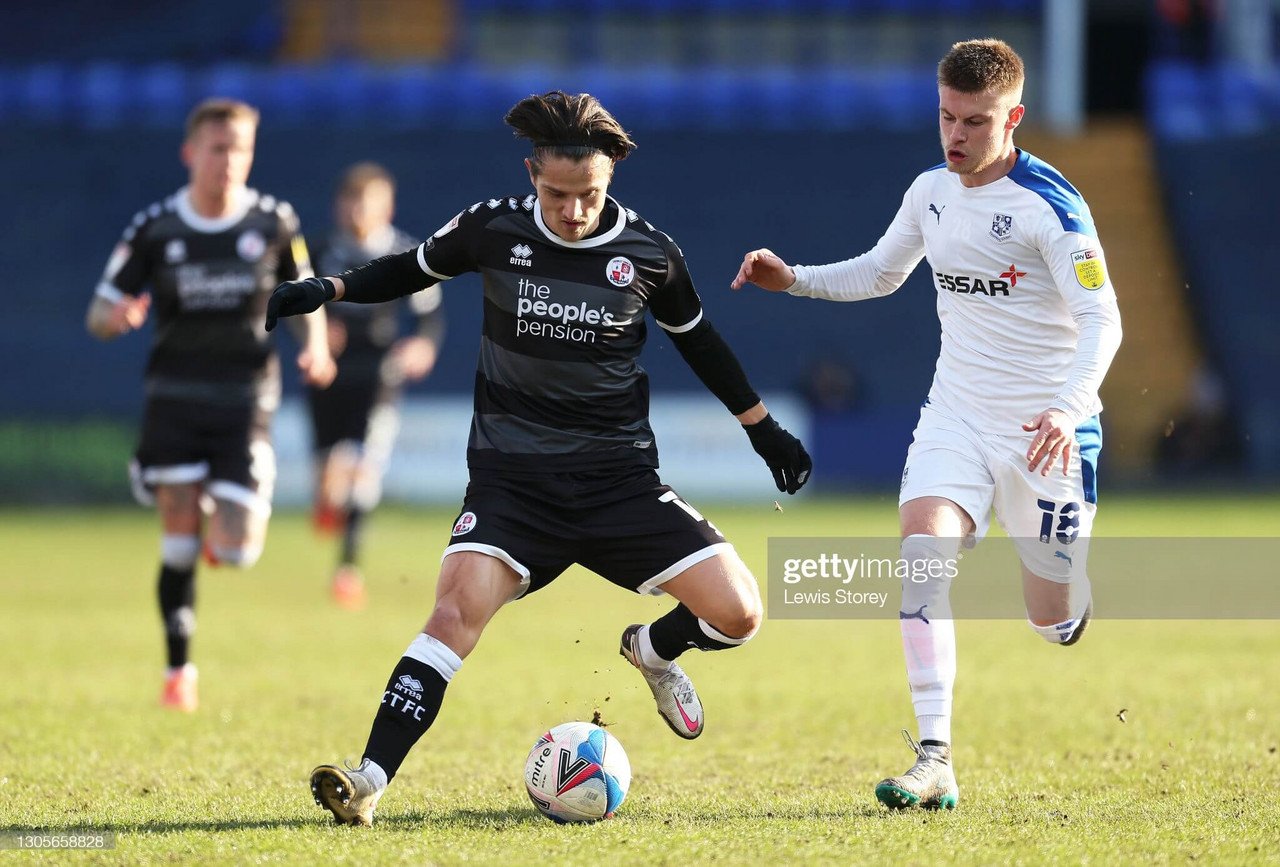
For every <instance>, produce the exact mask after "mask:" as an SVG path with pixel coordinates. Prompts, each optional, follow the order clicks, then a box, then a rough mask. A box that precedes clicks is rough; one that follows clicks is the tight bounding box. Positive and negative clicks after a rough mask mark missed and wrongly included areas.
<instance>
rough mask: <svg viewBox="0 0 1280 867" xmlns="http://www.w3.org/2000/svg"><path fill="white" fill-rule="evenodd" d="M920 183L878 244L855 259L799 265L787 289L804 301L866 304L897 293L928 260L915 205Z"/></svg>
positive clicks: (907, 197)
mask: <svg viewBox="0 0 1280 867" xmlns="http://www.w3.org/2000/svg"><path fill="white" fill-rule="evenodd" d="M915 190H916V184H912V185H911V187H910V188H909V189H908V190H907V192H906V195H904V196H903V197H902V206H901V207H900V208H899V209H898V213H897V214H896V215H895V216H894V218H893V222H892V223H890V224H889V228H888V229H887V230H886V231H885V233H884V236H883V237H881V238H880V240H879V241H877V242H876V245H875V246H874V247H872V248H871V249H870V250H868V251H867V252H866V253H863V254H862V255H861V256H858V257H856V258H854V259H846V260H844V261H843V262H833V263H831V264H830V265H796V266H795V268H794V270H795V272H796V282H795V283H794V284H793V285H792V286H791V288H789V289H788V290H787V292H788V293H789V294H791V295H798V296H801V297H804V298H825V299H827V300H829V301H862V300H865V299H867V298H879V297H881V296H884V295H888V294H890V293H892V292H895V291H896V290H897V289H898V287H899V286H901V285H902V284H903V283H905V282H906V280H907V278H908V277H910V276H911V272H912V271H914V270H915V267H916V265H918V264H919V263H920V260H921V259H923V258H924V235H923V233H922V232H921V231H920V224H919V222H917V220H916V216H915V215H916V214H917V213H919V211H918V209H917V208H915V206H914V204H913V201H912V199H913V196H914V193H915Z"/></svg>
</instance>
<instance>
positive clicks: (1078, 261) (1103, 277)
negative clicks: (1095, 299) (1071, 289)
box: [1071, 249, 1107, 291]
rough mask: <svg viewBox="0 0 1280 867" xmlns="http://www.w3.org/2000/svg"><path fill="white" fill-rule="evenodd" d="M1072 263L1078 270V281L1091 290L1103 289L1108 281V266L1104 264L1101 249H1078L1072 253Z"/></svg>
mask: <svg viewBox="0 0 1280 867" xmlns="http://www.w3.org/2000/svg"><path fill="white" fill-rule="evenodd" d="M1071 265H1072V267H1074V268H1075V271H1076V281H1077V282H1079V284H1080V285H1081V286H1083V287H1084V288H1086V289H1088V290H1090V291H1095V290H1098V289H1101V288H1102V284H1104V283H1106V282H1107V268H1106V266H1105V265H1103V264H1102V253H1101V251H1099V250H1094V249H1088V250H1076V251H1075V252H1074V253H1072V254H1071Z"/></svg>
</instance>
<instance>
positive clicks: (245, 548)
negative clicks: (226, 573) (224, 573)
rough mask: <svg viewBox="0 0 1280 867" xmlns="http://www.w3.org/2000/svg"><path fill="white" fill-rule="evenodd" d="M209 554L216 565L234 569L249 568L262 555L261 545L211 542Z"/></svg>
mask: <svg viewBox="0 0 1280 867" xmlns="http://www.w3.org/2000/svg"><path fill="white" fill-rule="evenodd" d="M209 554H210V555H211V556H212V558H213V559H214V561H215V563H216V565H219V566H230V567H232V568H233V569H248V568H249V567H251V566H253V565H255V564H256V563H257V562H258V559H259V558H260V557H261V556H262V546H261V545H228V544H210V545H209Z"/></svg>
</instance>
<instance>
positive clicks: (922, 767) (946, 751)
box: [876, 729, 960, 810]
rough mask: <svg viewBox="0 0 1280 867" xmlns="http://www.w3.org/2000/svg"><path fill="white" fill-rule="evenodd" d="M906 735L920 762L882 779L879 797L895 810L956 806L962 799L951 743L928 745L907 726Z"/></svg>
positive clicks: (904, 731) (877, 791)
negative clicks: (921, 742) (905, 770)
mask: <svg viewBox="0 0 1280 867" xmlns="http://www.w3.org/2000/svg"><path fill="white" fill-rule="evenodd" d="M902 736H903V737H904V738H906V739H907V746H909V747H911V749H912V750H913V751H914V752H915V754H916V763H915V764H914V765H912V766H911V770H909V771H907V772H906V773H905V774H903V775H902V776H900V777H890V778H889V779H887V780H881V781H880V782H879V784H878V785H877V786H876V798H877V799H878V800H879V801H880V803H882V804H884V805H885V806H886V807H888V808H889V809H891V810H902V809H905V808H906V807H923V808H924V809H926V810H954V809H955V808H956V805H957V804H958V803H960V787H959V786H957V785H956V774H955V769H954V768H952V766H951V747H949V746H938V745H936V744H929V745H928V746H924V745H922V744H920V743H918V742H917V741H916V740H915V738H913V737H911V735H910V734H908V733H907V731H906V730H905V729H903V731H902Z"/></svg>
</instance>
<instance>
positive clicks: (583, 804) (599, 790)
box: [524, 722, 631, 822]
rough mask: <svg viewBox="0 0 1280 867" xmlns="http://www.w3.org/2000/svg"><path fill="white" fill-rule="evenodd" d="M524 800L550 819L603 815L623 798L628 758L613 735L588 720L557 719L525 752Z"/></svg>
mask: <svg viewBox="0 0 1280 867" xmlns="http://www.w3.org/2000/svg"><path fill="white" fill-rule="evenodd" d="M524 784H525V788H526V789H528V791H529V800H531V801H533V804H534V806H535V807H537V808H538V811H539V812H540V813H542V815H544V816H546V817H547V818H548V819H551V820H552V821H553V822H595V821H598V820H600V819H608V818H609V817H610V816H612V815H613V813H614V811H615V810H617V809H618V807H620V806H622V801H623V799H625V798H626V797H627V789H628V788H630V786H631V762H630V761H628V760H627V754H626V752H625V751H624V750H623V749H622V744H620V743H619V742H618V739H617V738H615V737H614V736H613V735H611V734H609V733H608V732H607V731H605V730H604V729H602V728H600V726H598V725H594V724H592V723H588V722H567V723H562V724H560V725H558V726H556V727H555V728H553V729H551V730H550V731H548V732H547V733H546V734H544V735H543V736H542V737H540V738H538V742H537V743H536V744H534V745H533V749H532V750H530V751H529V758H527V759H526V760H525V763H524Z"/></svg>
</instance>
